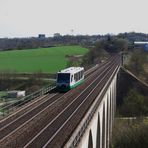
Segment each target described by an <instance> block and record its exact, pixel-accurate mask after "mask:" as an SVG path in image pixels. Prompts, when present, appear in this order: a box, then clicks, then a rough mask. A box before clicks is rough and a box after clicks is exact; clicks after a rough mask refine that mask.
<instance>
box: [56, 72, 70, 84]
mask: <svg viewBox="0 0 148 148" xmlns="http://www.w3.org/2000/svg"><path fill="white" fill-rule="evenodd" d="M57 82H58V83H61V82H66V83H69V82H70V74H69V73H59V74H58V79H57Z"/></svg>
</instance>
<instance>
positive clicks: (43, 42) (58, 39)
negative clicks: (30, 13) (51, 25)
mask: <svg viewBox="0 0 148 148" xmlns="http://www.w3.org/2000/svg"><path fill="white" fill-rule="evenodd" d="M112 38H114V39H115V38H116V39H117V38H118V39H119V38H120V42H119V41H118V44H119V45H117V46H120V44H122V39H125V40H128V41H130V42H131V43H133V42H134V41H148V34H143V33H135V32H130V33H120V34H118V35H109V34H106V35H77V36H73V35H64V36H62V35H58V36H54V37H47V38H38V37H30V38H0V50H13V49H30V48H39V47H51V46H57V45H75V44H76V45H83V46H90V45H91V46H92V45H93V44H94V43H95V42H97V41H99V40H102V39H107V40H108V41H112V43H111V42H110V44H108V43H107V44H106V45H105V46H106V48H109V49H111V48H114V46H113V44H114V42H116V40H112ZM110 39H111V40H110ZM104 44H105V43H104ZM117 46H116V49H117V48H118V47H117ZM131 46H132V44H131Z"/></svg>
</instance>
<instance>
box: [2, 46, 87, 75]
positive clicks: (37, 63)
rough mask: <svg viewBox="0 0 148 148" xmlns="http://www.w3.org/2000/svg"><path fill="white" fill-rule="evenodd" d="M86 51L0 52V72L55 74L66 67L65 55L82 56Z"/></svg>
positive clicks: (58, 48) (77, 48)
mask: <svg viewBox="0 0 148 148" xmlns="http://www.w3.org/2000/svg"><path fill="white" fill-rule="evenodd" d="M87 52H88V49H86V48H83V47H80V46H61V47H52V48H37V49H26V50H13V51H2V52H0V71H6V72H7V71H9V72H16V73H33V72H43V73H55V72H57V71H59V70H61V69H63V68H65V67H66V65H67V59H66V57H65V56H66V55H84V54H85V53H87Z"/></svg>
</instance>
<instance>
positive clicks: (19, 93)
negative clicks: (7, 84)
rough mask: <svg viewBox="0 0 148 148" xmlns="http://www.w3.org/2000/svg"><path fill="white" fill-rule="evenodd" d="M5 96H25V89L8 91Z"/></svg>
mask: <svg viewBox="0 0 148 148" xmlns="http://www.w3.org/2000/svg"><path fill="white" fill-rule="evenodd" d="M7 97H8V98H20V97H25V91H20V90H13V91H8V93H7Z"/></svg>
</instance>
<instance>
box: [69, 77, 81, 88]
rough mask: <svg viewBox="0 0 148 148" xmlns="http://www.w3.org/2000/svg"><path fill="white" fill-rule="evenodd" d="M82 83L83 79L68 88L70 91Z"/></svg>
mask: <svg viewBox="0 0 148 148" xmlns="http://www.w3.org/2000/svg"><path fill="white" fill-rule="evenodd" d="M83 82H84V79H83V80H80V81H79V82H77V83H75V84H74V85H71V86H70V89H72V88H75V87H76V86H78V85H80V84H81V83H83Z"/></svg>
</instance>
